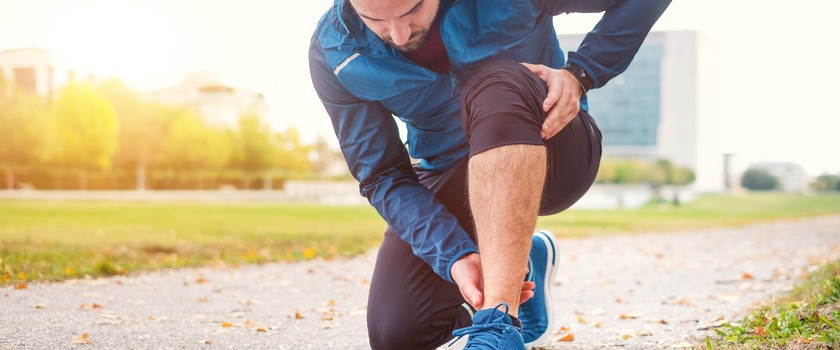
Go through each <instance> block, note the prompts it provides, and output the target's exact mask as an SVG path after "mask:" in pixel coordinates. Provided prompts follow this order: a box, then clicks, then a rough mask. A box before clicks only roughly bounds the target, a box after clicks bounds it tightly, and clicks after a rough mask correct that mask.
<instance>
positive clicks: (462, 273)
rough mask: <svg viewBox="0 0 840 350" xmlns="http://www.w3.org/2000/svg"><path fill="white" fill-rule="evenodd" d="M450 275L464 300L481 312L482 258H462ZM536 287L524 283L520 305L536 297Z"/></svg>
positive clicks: (482, 297)
mask: <svg viewBox="0 0 840 350" xmlns="http://www.w3.org/2000/svg"><path fill="white" fill-rule="evenodd" d="M450 273H451V274H452V280H454V281H455V284H457V285H458V289H460V291H461V296H463V297H464V300H466V301H467V302H468V303H470V305H472V307H473V308H474V309H476V310H481V309H482V307H483V306H484V285H483V283H484V278H483V276H482V273H481V257H480V256H479V255H478V254H477V253H470V254H467V255H464V256H462V257H461V258H460V259H458V261H456V262H455V263H454V264H452V270H451V271H450ZM523 277H524V276H523ZM535 287H536V284H535V283H534V282H524V283H523V284H522V292H521V293H520V295H519V304H520V305H521V304H522V303H524V302H526V301H528V299H531V297H533V296H534V288H535Z"/></svg>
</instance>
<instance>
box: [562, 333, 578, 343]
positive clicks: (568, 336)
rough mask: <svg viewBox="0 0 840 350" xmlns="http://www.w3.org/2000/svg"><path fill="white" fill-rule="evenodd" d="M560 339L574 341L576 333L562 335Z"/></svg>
mask: <svg viewBox="0 0 840 350" xmlns="http://www.w3.org/2000/svg"><path fill="white" fill-rule="evenodd" d="M558 340H559V341H574V340H575V335H574V334H572V333H567V334H566V335H564V336H562V337H560V339H558Z"/></svg>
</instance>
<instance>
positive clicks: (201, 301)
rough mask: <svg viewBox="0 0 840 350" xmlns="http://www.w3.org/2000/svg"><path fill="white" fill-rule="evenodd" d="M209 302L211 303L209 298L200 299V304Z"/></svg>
mask: <svg viewBox="0 0 840 350" xmlns="http://www.w3.org/2000/svg"><path fill="white" fill-rule="evenodd" d="M208 301H210V298H208V297H200V298H198V302H199V303H206V302H208Z"/></svg>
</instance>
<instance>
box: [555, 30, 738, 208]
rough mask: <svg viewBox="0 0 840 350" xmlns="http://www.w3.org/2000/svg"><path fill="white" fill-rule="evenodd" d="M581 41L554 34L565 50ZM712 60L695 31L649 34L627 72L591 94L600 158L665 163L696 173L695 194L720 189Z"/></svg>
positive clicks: (712, 51)
mask: <svg viewBox="0 0 840 350" xmlns="http://www.w3.org/2000/svg"><path fill="white" fill-rule="evenodd" d="M583 37H584V35H583V34H573V35H560V36H558V38H559V39H560V43H561V47H563V48H564V50H568V51H574V50H576V49H577V47H578V46H579V44H580V42H581V41H582V40H583ZM716 61H717V60H716V49H715V47H714V45H713V44H712V43H710V42H709V41H708V40H707V39H705V38H704V37H703V36H702V35H700V34H699V33H697V32H694V31H667V32H652V33H650V34H649V35H648V37H647V38H646V40H645V42H644V43H643V44H642V47H641V49H639V52H638V54H637V55H636V57H635V59H634V60H633V62H632V63H631V64H630V67H629V68H628V69H627V71H625V72H624V73H622V74H621V75H620V76H618V77H616V78H615V79H613V80H612V81H610V82H609V83H607V85H606V86H605V87H603V88H601V89H596V90H593V91H591V92H589V94H588V96H589V107H590V108H589V110H590V112H591V113H592V115H593V117H594V118H595V120H596V122H597V123H598V126H599V127H600V128H601V131H602V132H603V134H604V141H603V144H604V156H605V157H611V156H612V157H641V158H648V159H656V158H666V159H669V160H671V161H672V162H673V163H674V164H675V165H679V166H684V167H688V168H690V169H692V170H694V172H695V174H696V175H697V178H696V180H695V184H694V186H695V189H696V190H698V191H701V192H719V191H723V190H724V185H725V181H724V166H723V164H724V150H723V148H722V146H721V145H720V142H719V139H718V138H717V136H716V135H717V134H718V132H717V131H718V130H720V129H719V128H721V127H723V126H724V125H725V124H723V123H722V122H721V121H722V117H721V113H722V111H721V110H720V109H719V108H716V102H717V101H718V97H719V96H717V95H716V90H715V84H716V83H717V81H716V79H717V78H716V75H715V72H717V69H715V65H716V64H717V62H716Z"/></svg>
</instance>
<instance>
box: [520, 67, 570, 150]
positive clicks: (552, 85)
mask: <svg viewBox="0 0 840 350" xmlns="http://www.w3.org/2000/svg"><path fill="white" fill-rule="evenodd" d="M522 65H523V66H525V67H527V68H528V69H529V70H530V71H531V72H532V73H534V74H535V75H536V76H537V77H539V78H540V79H542V80H543V81H545V83H546V85H547V86H548V94H547V96H546V98H545V101H543V111H544V112H547V113H548V114H547V115H546V117H545V122H543V125H542V130H541V134H542V138H543V139H546V140H548V139H550V138H552V137H554V135H557V133H558V132H560V130H563V128H564V127H566V125H568V124H569V123H570V122H571V121H572V120H573V119H575V117H576V116H577V114H578V111H580V97H581V95H583V89H582V88H581V86H580V83H579V82H578V80H577V78H575V77H574V76H573V75H572V73H569V72H567V71H565V70H563V69H553V68H550V67H546V66H544V65H541V64H530V63H524V62H522Z"/></svg>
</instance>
